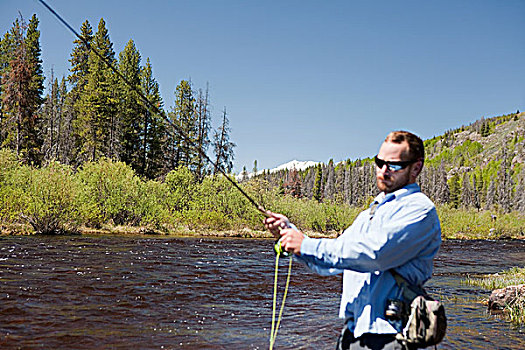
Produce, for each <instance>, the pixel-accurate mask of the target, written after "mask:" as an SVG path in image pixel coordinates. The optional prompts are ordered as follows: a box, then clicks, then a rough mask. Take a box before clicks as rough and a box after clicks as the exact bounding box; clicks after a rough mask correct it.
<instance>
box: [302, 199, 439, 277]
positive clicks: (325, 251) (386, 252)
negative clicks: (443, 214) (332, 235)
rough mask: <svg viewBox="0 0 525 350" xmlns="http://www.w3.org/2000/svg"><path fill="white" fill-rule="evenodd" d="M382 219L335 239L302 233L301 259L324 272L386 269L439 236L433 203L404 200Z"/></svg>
mask: <svg viewBox="0 0 525 350" xmlns="http://www.w3.org/2000/svg"><path fill="white" fill-rule="evenodd" d="M405 204H406V203H405ZM366 219H367V218H365V220H366ZM375 219H376V218H374V220H375ZM383 221H384V223H383V224H382V225H376V226H374V225H372V224H371V228H370V229H369V230H367V232H355V230H347V232H345V233H344V234H343V235H341V236H340V237H338V238H336V239H312V238H308V237H306V238H305V239H304V240H303V243H302V244H301V260H303V261H304V262H306V263H307V264H308V266H310V267H311V266H312V265H315V266H316V267H317V268H318V269H319V270H321V271H324V272H330V271H341V270H344V269H349V270H354V271H358V272H373V271H386V270H389V269H391V268H394V267H398V266H400V265H403V264H405V263H407V262H408V261H410V260H411V259H413V258H415V257H417V255H418V254H419V252H420V251H422V250H423V249H425V248H426V247H427V246H428V245H429V244H431V242H432V241H436V237H440V232H441V230H440V226H439V220H438V217H437V213H436V210H435V208H434V207H433V206H431V207H424V206H421V205H417V203H416V204H408V205H405V206H404V207H403V208H399V209H398V210H396V211H395V212H394V213H393V214H392V215H391V216H390V217H389V218H388V219H387V218H383ZM439 239H440V238H439ZM316 271H317V270H316Z"/></svg>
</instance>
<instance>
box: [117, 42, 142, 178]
mask: <svg viewBox="0 0 525 350" xmlns="http://www.w3.org/2000/svg"><path fill="white" fill-rule="evenodd" d="M118 70H119V72H120V73H121V74H122V76H123V77H124V78H125V80H126V81H124V80H122V79H120V80H118V85H119V89H118V91H119V97H120V98H119V103H118V120H119V121H120V125H121V130H122V132H121V145H120V148H121V150H120V159H121V160H122V161H124V162H125V163H126V164H129V165H130V166H131V167H132V168H133V169H135V170H136V171H137V172H138V173H139V174H141V175H142V174H143V172H144V169H143V165H144V164H143V162H141V160H142V157H141V156H142V155H143V154H144V152H143V151H142V150H141V147H142V146H143V143H142V142H141V140H142V139H143V138H144V136H143V135H142V133H143V132H144V125H143V123H144V119H143V118H142V116H143V115H144V107H143V104H142V105H141V102H140V96H139V95H138V94H137V92H136V91H140V88H141V67H140V53H139V52H138V50H137V48H136V47H135V43H134V42H133V40H129V41H128V43H127V44H126V47H125V48H124V50H123V51H122V52H121V53H120V55H119V63H118ZM128 84H131V86H130V85H128Z"/></svg>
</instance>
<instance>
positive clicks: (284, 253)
mask: <svg viewBox="0 0 525 350" xmlns="http://www.w3.org/2000/svg"><path fill="white" fill-rule="evenodd" d="M38 1H39V2H40V3H41V4H42V5H43V6H44V7H45V8H46V9H47V10H49V12H51V13H52V14H53V15H54V16H55V17H56V18H57V19H58V20H59V21H60V22H61V23H62V24H63V25H64V26H65V27H66V28H67V29H68V30H69V31H70V32H72V33H73V34H74V35H75V36H76V37H77V38H78V39H79V40H80V41H81V42H82V43H84V45H86V47H87V48H88V50H90V51H91V52H93V53H94V54H95V55H97V57H98V58H100V59H101V60H102V62H104V63H105V64H106V65H107V66H108V67H109V68H110V69H111V70H112V71H113V73H115V74H116V75H117V76H118V77H119V78H120V79H122V81H124V83H126V85H127V86H128V87H130V88H131V89H132V90H133V91H135V93H137V94H138V95H139V96H140V97H141V99H142V100H143V101H144V102H145V103H146V105H148V107H150V108H151V109H153V111H154V112H156V113H157V114H159V115H160V116H161V117H162V118H163V119H164V120H165V121H166V122H167V123H168V124H169V125H170V126H171V127H172V128H173V129H175V131H176V132H177V133H178V134H179V135H180V136H181V137H182V138H183V139H184V140H185V141H186V142H187V143H188V144H189V145H191V146H192V147H193V148H195V149H196V150H197V151H198V152H199V154H200V155H201V156H203V157H204V159H206V160H207V161H208V162H210V164H211V165H213V166H214V167H215V169H217V170H218V171H219V172H220V173H221V174H222V175H223V176H224V177H225V178H226V179H227V180H228V181H229V182H230V183H231V184H232V185H233V187H234V188H236V189H237V190H238V191H239V192H240V193H241V194H242V195H243V196H244V197H245V198H246V199H247V200H248V201H249V202H250V203H251V204H252V205H253V206H254V207H255V208H256V209H257V210H258V211H259V212H260V213H261V214H262V215H264V216H265V217H267V218H270V217H272V215H271V214H270V212H269V211H267V210H266V209H265V208H264V207H263V206H262V205H261V204H259V203H257V202H256V201H255V200H254V199H253V198H252V197H251V196H250V195H248V193H246V192H245V191H244V190H243V189H242V188H241V187H240V186H239V185H238V184H237V183H236V182H235V181H234V180H233V179H232V178H231V177H230V176H229V175H228V174H227V173H226V171H224V169H223V168H222V167H221V166H219V165H218V164H216V162H214V161H213V160H211V158H210V157H209V156H208V155H207V154H206V152H204V151H203V150H202V149H201V148H200V147H198V146H197V145H196V144H195V142H193V141H192V140H191V138H190V137H189V136H188V135H187V134H186V133H185V132H184V130H182V129H181V128H180V127H179V126H177V125H176V124H174V123H173V122H172V121H171V120H170V119H169V118H168V117H167V116H166V115H165V114H164V111H163V110H161V109H160V108H159V107H157V105H155V104H154V103H153V102H151V101H150V100H149V99H148V98H147V97H146V95H144V93H143V92H142V91H140V89H138V88H137V87H136V86H135V85H133V84H132V83H131V82H130V81H129V80H128V79H127V78H126V77H125V76H124V75H123V74H122V73H121V72H119V70H118V69H117V68H115V67H114V66H113V64H112V63H111V62H109V61H108V59H107V58H106V57H104V56H103V55H102V54H101V53H100V52H98V51H97V50H96V49H94V48H93V47H92V46H91V44H90V43H89V42H88V41H87V40H86V39H85V38H83V37H82V36H80V35H79V34H78V33H77V31H76V30H75V29H74V28H73V27H71V26H70V25H69V23H68V22H67V21H66V20H65V19H64V18H62V16H60V15H59V14H58V13H57V12H56V11H55V10H54V9H53V8H52V7H51V6H49V5H48V4H47V3H46V2H45V1H44V0H38ZM286 226H287V227H288V228H295V227H294V226H293V225H292V224H291V223H290V222H289V221H287V222H286ZM274 251H275V253H276V254H275V255H276V258H275V276H274V287H273V310H272V328H271V332H270V350H272V349H273V345H274V344H275V339H276V337H277V331H278V329H279V325H280V323H281V319H282V314H283V310H284V302H285V300H286V295H287V294H288V287H289V284H290V276H291V272H292V261H293V254H291V253H288V252H287V251H285V250H284V249H283V247H282V246H281V240H278V241H277V242H276V243H275V245H274ZM280 256H289V257H290V262H289V265H288V276H287V278H286V285H285V289H284V294H283V297H282V300H281V308H280V311H279V316H278V320H277V324H276V323H275V316H276V310H277V309H276V302H277V280H278V268H279V257H280Z"/></svg>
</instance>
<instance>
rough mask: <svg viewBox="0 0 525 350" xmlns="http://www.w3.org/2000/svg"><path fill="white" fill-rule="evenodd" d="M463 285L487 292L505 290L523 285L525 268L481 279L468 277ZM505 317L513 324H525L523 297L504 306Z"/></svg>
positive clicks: (524, 302)
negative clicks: (479, 288)
mask: <svg viewBox="0 0 525 350" xmlns="http://www.w3.org/2000/svg"><path fill="white" fill-rule="evenodd" d="M465 284H467V285H472V286H479V287H481V288H484V289H487V290H494V289H500V288H505V287H509V286H513V285H519V284H525V268H518V267H514V268H512V269H509V270H506V271H503V272H500V273H497V274H494V275H487V276H483V277H469V278H467V279H466V280H465ZM504 313H505V315H506V316H507V317H508V318H509V320H510V321H512V322H513V323H515V324H519V325H523V324H525V295H521V296H518V298H517V300H516V302H515V303H514V304H512V305H506V306H505V309H504Z"/></svg>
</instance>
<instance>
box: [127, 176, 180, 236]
mask: <svg viewBox="0 0 525 350" xmlns="http://www.w3.org/2000/svg"><path fill="white" fill-rule="evenodd" d="M169 199H170V193H169V189H168V186H167V185H166V184H165V183H161V182H158V181H152V180H150V181H147V182H141V183H140V196H139V198H138V201H137V203H136V205H135V209H134V211H135V214H136V215H137V216H138V217H140V224H141V225H145V226H147V227H150V228H152V229H161V228H163V225H165V224H172V216H171V213H170V210H169Z"/></svg>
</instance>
